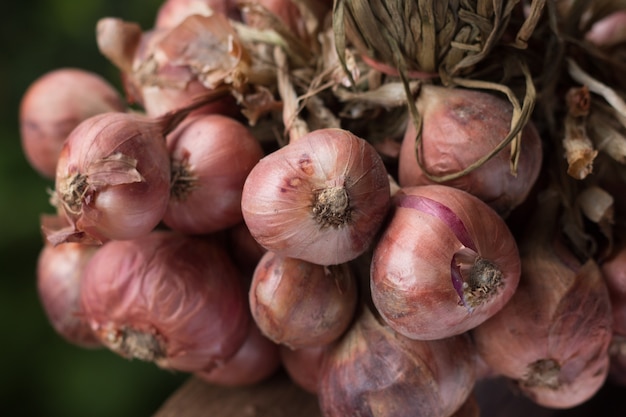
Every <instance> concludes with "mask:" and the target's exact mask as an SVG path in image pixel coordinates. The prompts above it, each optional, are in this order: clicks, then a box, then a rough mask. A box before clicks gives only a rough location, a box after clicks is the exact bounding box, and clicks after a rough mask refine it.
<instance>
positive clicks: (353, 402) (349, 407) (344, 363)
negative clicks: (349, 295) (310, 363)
mask: <svg viewBox="0 0 626 417" xmlns="http://www.w3.org/2000/svg"><path fill="white" fill-rule="evenodd" d="M474 358H475V350H474V347H473V346H472V343H471V341H470V338H469V336H468V335H467V334H462V335H458V336H453V337H450V338H446V339H440V340H433V341H422V340H413V339H408V338H406V337H404V336H402V335H400V334H399V333H397V332H395V331H394V330H393V329H391V328H390V327H388V326H387V325H385V324H384V323H382V322H381V321H379V320H377V319H376V318H375V316H374V315H373V314H372V313H371V312H370V311H369V310H364V312H363V313H362V315H360V316H359V319H358V320H357V321H356V322H355V324H354V325H353V326H352V327H351V328H350V330H349V332H348V333H346V335H345V336H344V337H343V338H342V339H341V341H340V342H339V343H338V344H337V345H335V346H333V347H332V348H331V350H330V351H329V352H328V354H327V355H326V356H325V358H324V362H323V364H322V367H321V370H320V381H319V388H318V398H319V402H320V406H321V409H322V412H323V415H324V416H325V417H345V416H357V415H358V416H363V417H374V416H386V417H406V416H419V417H443V416H446V417H447V416H451V415H452V414H453V413H454V412H455V411H457V410H458V409H459V408H460V407H461V406H462V405H463V404H464V403H465V402H466V401H467V400H468V398H469V397H470V395H471V394H472V389H473V387H474V383H475V361H474Z"/></svg>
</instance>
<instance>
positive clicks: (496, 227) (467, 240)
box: [370, 185, 520, 339]
mask: <svg viewBox="0 0 626 417" xmlns="http://www.w3.org/2000/svg"><path fill="white" fill-rule="evenodd" d="M393 202H394V210H393V214H392V216H391V219H390V221H389V223H388V224H387V226H386V227H385V229H384V230H383V231H382V233H381V237H380V239H379V240H378V242H377V243H376V246H375V248H374V254H373V257H372V263H371V280H370V281H371V294H372V299H373V301H374V304H375V306H376V308H377V310H378V311H379V312H380V313H381V315H382V317H383V318H384V319H385V321H387V323H388V324H389V325H390V326H391V327H392V328H394V329H395V330H396V331H398V332H399V333H402V334H403V335H405V336H408V337H411V338H415V339H441V338H445V337H449V336H452V335H455V334H460V333H463V332H465V331H467V330H469V329H471V328H473V327H476V326H477V325H479V324H480V323H482V322H484V321H485V320H487V319H488V318H489V317H491V316H493V315H494V314H496V313H497V312H498V311H499V310H500V309H502V307H504V305H505V304H506V303H507V302H508V301H509V300H510V298H511V296H512V295H513V293H514V292H515V289H516V288H517V284H518V282H519V276H520V259H519V253H518V249H517V244H516V242H515V239H514V238H513V235H512V234H511V232H510V230H509V228H508V226H507V225H506V223H505V222H504V220H503V219H502V218H501V217H500V216H499V215H498V214H497V213H496V212H495V211H494V210H493V209H492V208H490V207H489V206H488V205H487V204H486V203H484V202H483V201H481V200H479V199H478V198H477V197H475V196H473V195H471V194H469V193H467V192H465V191H462V190H459V189H457V188H453V187H449V186H445V185H423V186H415V187H405V188H402V189H401V190H400V191H398V192H397V193H396V195H395V196H394V198H393Z"/></svg>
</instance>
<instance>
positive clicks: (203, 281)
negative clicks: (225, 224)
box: [81, 230, 250, 372]
mask: <svg viewBox="0 0 626 417" xmlns="http://www.w3.org/2000/svg"><path fill="white" fill-rule="evenodd" d="M81 304H82V309H83V311H84V317H85V319H86V320H87V321H88V323H89V325H90V326H91V328H92V330H93V331H94V333H95V334H96V335H97V337H98V339H99V340H100V341H101V342H102V343H103V344H104V345H105V346H106V347H108V348H109V349H111V350H112V351H114V352H116V353H117V354H119V355H121V356H123V357H127V358H137V359H141V360H145V361H149V362H154V363H155V364H156V365H158V366H159V367H161V368H165V369H172V370H180V371H186V372H196V371H202V372H209V371H210V369H211V368H213V367H216V366H219V365H221V364H224V363H226V362H227V361H228V360H229V359H230V358H232V357H233V356H234V355H235V354H236V353H237V351H238V350H239V349H240V348H241V346H242V345H243V343H244V341H245V339H246V336H247V335H248V334H249V323H250V318H249V317H250V313H249V308H248V305H247V302H246V297H245V288H244V287H243V284H242V281H241V279H240V276H239V271H238V270H237V268H236V267H235V265H234V264H233V262H232V261H231V259H230V258H229V256H228V254H227V252H226V251H225V250H224V249H223V248H222V247H221V246H220V244H219V243H218V242H217V241H216V240H215V239H214V238H212V237H191V236H185V235H181V234H178V233H176V232H172V231H163V230H155V231H153V232H151V233H149V234H148V235H145V236H142V237H140V238H137V239H133V240H114V241H109V242H107V243H105V244H104V245H103V246H102V247H100V249H99V250H98V252H97V253H96V254H95V255H94V256H93V257H92V259H91V260H90V261H89V263H88V264H87V266H86V267H85V272H84V277H83V283H82V286H81Z"/></svg>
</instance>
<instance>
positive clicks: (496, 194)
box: [398, 86, 543, 216]
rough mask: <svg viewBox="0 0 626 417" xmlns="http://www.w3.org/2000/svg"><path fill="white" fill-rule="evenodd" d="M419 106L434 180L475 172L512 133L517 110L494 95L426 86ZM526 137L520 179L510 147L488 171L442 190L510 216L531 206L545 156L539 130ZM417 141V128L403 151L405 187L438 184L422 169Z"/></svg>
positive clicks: (422, 151) (528, 129)
mask: <svg viewBox="0 0 626 417" xmlns="http://www.w3.org/2000/svg"><path fill="white" fill-rule="evenodd" d="M416 104H417V109H418V111H419V112H420V114H421V117H422V119H423V122H422V126H421V140H422V142H421V145H420V147H419V150H418V153H419V158H420V159H421V160H422V161H423V164H424V167H425V169H426V171H427V172H428V173H430V174H431V175H434V176H444V175H448V174H453V173H456V172H459V171H461V170H462V169H465V168H467V167H469V166H470V164H472V163H474V162H475V161H477V160H478V159H479V158H481V157H483V156H485V155H487V154H488V153H489V152H491V151H492V150H493V149H494V148H496V146H497V145H498V144H499V143H500V142H501V141H502V140H503V139H504V138H505V137H506V136H507V134H508V133H509V131H510V128H511V118H512V116H513V109H512V106H511V105H510V103H509V102H507V101H505V100H504V99H503V98H500V97H497V96H495V95H494V94H490V93H486V92H482V91H477V90H468V89H461V88H448V87H439V86H424V88H422V89H421V90H420V95H419V96H418V99H417V103H416ZM522 132H523V133H522V138H521V145H520V147H521V151H520V152H521V153H520V156H519V160H518V166H517V172H516V174H515V175H514V174H513V173H511V162H510V158H511V145H508V146H507V147H505V148H504V149H503V150H501V151H500V152H499V153H498V154H496V155H495V156H494V157H493V158H491V159H490V160H489V161H487V162H486V163H484V164H483V165H482V166H480V167H478V168H476V169H475V170H473V171H471V172H469V173H468V174H466V175H463V176H461V177H459V178H456V179H453V180H449V181H445V182H443V183H442V184H445V185H448V186H451V187H455V188H459V189H462V190H464V191H467V192H469V193H470V194H473V195H475V196H477V197H478V198H480V199H481V200H483V201H485V202H486V203H487V204H489V205H490V206H491V207H492V208H493V209H495V210H496V211H497V212H498V213H499V214H500V215H502V216H506V215H507V214H508V213H509V212H510V211H511V210H513V209H514V208H515V207H517V206H518V205H520V204H521V203H522V202H523V201H525V199H526V197H527V196H528V194H529V193H530V190H531V189H532V187H533V185H534V184H535V182H536V181H537V178H538V176H539V171H540V169H541V163H542V158H543V150H542V143H541V138H540V136H539V133H538V131H537V129H536V128H535V126H534V124H533V123H532V122H529V123H527V124H526V125H525V126H524V128H523V130H522ZM416 138H417V135H416V130H415V125H414V124H413V123H409V124H408V125H407V129H406V132H405V136H404V139H403V141H402V147H401V150H400V157H399V166H398V182H399V184H400V186H413V185H426V184H434V183H435V181H433V180H431V179H430V178H428V177H427V176H426V174H424V171H423V170H422V168H421V167H420V165H419V164H418V161H417V154H416V145H415V140H416Z"/></svg>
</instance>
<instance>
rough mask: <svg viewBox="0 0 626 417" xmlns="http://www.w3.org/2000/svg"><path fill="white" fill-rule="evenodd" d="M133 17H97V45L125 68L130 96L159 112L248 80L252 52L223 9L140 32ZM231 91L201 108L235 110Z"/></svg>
mask: <svg viewBox="0 0 626 417" xmlns="http://www.w3.org/2000/svg"><path fill="white" fill-rule="evenodd" d="M129 25H131V26H130V27H131V28H132V27H133V24H132V23H130V22H124V21H122V20H120V19H116V18H103V19H101V20H100V21H98V27H97V29H98V30H97V33H98V38H97V41H98V47H99V49H100V51H101V52H102V54H103V55H104V56H106V57H107V58H108V59H109V60H110V61H112V62H113V63H114V64H115V65H116V66H117V67H118V68H119V69H120V70H121V72H122V78H123V80H124V85H125V88H126V90H127V94H128V95H129V101H132V102H136V103H139V104H141V105H142V106H143V108H144V110H145V112H146V114H147V115H148V116H152V117H156V116H161V115H163V114H165V113H168V112H171V111H174V110H177V109H179V108H182V107H185V106H187V105H188V104H189V103H191V102H192V101H193V100H194V99H196V98H197V97H198V96H202V95H205V94H206V93H207V92H208V91H212V90H214V89H216V88H218V87H219V86H221V85H224V84H227V85H229V86H232V87H233V88H235V89H239V88H241V87H242V85H243V84H244V83H245V80H246V78H247V72H248V64H249V57H248V55H247V52H246V50H245V49H244V47H243V44H242V43H241V41H240V40H239V37H238V36H237V33H236V32H235V30H234V28H233V27H232V25H231V23H230V21H229V20H228V18H227V17H226V16H224V15H223V14H221V13H213V14H210V15H203V14H192V15H189V16H187V17H186V18H185V19H184V20H183V21H182V22H180V23H179V24H178V25H176V26H174V27H171V28H155V29H152V30H150V31H145V32H141V31H140V32H139V33H137V30H138V29H137V28H136V27H135V28H134V30H129V29H128V28H129ZM237 110H238V108H237V106H236V104H235V101H234V99H233V97H232V96H229V97H223V98H222V99H221V100H216V101H213V102H211V103H207V104H206V105H205V106H204V108H202V109H198V110H197V112H205V113H228V114H236V113H237Z"/></svg>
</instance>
